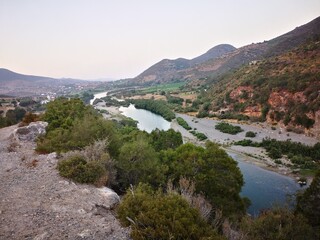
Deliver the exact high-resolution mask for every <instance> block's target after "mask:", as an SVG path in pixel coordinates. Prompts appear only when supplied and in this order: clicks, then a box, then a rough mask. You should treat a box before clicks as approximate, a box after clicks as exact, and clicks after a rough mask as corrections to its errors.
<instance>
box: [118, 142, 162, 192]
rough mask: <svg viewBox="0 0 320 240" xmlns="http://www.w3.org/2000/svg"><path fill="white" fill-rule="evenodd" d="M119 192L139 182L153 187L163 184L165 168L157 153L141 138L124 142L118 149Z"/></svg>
mask: <svg viewBox="0 0 320 240" xmlns="http://www.w3.org/2000/svg"><path fill="white" fill-rule="evenodd" d="M116 166H117V170H118V183H119V187H120V190H122V191H123V190H125V189H126V188H127V187H129V186H130V184H131V185H137V184H138V183H139V182H144V183H149V184H151V185H152V186H154V187H158V186H159V185H160V184H164V180H165V177H164V174H165V172H166V167H165V166H164V165H163V164H161V163H160V161H159V158H158V156H157V153H156V152H155V150H154V149H153V147H152V146H151V145H150V144H149V143H148V140H147V139H146V138H143V137H138V138H137V139H136V140H135V141H132V142H126V143H124V144H123V146H122V147H121V148H120V153H119V157H118V159H117V161H116Z"/></svg>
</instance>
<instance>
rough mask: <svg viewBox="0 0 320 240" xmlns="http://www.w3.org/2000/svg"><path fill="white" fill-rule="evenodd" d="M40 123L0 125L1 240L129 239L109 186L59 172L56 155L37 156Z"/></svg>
mask: <svg viewBox="0 0 320 240" xmlns="http://www.w3.org/2000/svg"><path fill="white" fill-rule="evenodd" d="M44 128H45V124H44V123H36V124H32V126H29V128H28V127H25V128H18V127H17V126H11V127H7V128H3V129H0V181H1V184H0V239H37V240H41V239H129V230H128V229H126V228H123V227H121V226H120V224H119V222H118V220H117V219H116V218H115V216H114V213H113V208H114V206H115V205H116V204H118V202H119V196H118V195H117V194H116V193H115V192H113V191H112V190H111V189H108V188H96V187H94V186H91V185H79V184H75V183H73V182H70V181H68V180H67V179H64V178H62V177H61V176H59V174H58V172H57V170H56V165H57V161H58V160H57V159H56V155H55V154H49V155H38V154H36V153H35V152H34V148H35V143H34V141H33V140H34V139H35V136H36V135H37V134H41V133H43V130H44Z"/></svg>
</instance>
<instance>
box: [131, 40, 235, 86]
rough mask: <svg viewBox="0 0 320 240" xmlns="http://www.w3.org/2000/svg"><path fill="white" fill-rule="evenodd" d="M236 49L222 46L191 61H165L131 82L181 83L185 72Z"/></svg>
mask: <svg viewBox="0 0 320 240" xmlns="http://www.w3.org/2000/svg"><path fill="white" fill-rule="evenodd" d="M235 49H236V48H235V47H233V46H231V45H229V44H221V45H218V46H215V47H213V48H211V49H210V50H209V51H207V52H206V53H204V54H202V55H200V56H198V57H196V58H193V59H191V60H188V59H185V58H178V59H175V60H170V59H163V60H161V61H160V62H158V63H156V64H154V65H153V66H151V67H150V68H148V69H147V70H145V71H144V72H143V73H141V74H140V75H139V76H137V77H136V78H134V79H132V80H131V82H135V83H138V84H141V83H150V82H152V83H164V82H171V81H180V80H181V79H184V78H185V76H184V73H185V72H184V70H185V69H190V68H193V67H195V66H196V65H198V64H201V63H203V62H205V61H207V60H212V59H216V58H219V57H221V56H223V55H224V54H226V53H229V52H232V51H234V50H235Z"/></svg>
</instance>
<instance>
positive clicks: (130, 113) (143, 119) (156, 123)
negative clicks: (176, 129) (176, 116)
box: [119, 104, 171, 133]
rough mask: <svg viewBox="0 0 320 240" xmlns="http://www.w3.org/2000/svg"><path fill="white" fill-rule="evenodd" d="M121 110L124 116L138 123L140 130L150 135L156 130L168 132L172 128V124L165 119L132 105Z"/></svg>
mask: <svg viewBox="0 0 320 240" xmlns="http://www.w3.org/2000/svg"><path fill="white" fill-rule="evenodd" d="M119 110H120V112H121V113H122V114H123V115H124V116H126V117H130V118H132V119H134V120H136V121H138V128H139V129H140V130H144V131H146V132H148V133H151V132H152V130H155V129H156V128H158V129H159V130H165V131H167V130H169V129H170V127H171V123H170V122H168V121H167V120H165V119H164V118H163V117H161V116H159V115H157V114H154V113H152V112H150V111H147V110H144V109H137V108H135V106H134V105H132V104H130V106H129V107H120V108H119Z"/></svg>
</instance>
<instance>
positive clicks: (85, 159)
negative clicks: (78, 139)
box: [58, 140, 116, 186]
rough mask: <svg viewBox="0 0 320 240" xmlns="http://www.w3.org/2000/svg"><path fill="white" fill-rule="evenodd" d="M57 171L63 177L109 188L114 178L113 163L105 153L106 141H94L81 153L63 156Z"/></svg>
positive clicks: (70, 153) (76, 152)
mask: <svg viewBox="0 0 320 240" xmlns="http://www.w3.org/2000/svg"><path fill="white" fill-rule="evenodd" d="M58 170H59V173H60V175H61V176H63V177H67V178H70V179H72V180H74V181H76V182H79V183H92V184H95V185H97V186H103V185H106V184H107V185H109V186H110V185H111V184H113V183H114V181H115V177H116V171H115V167H114V162H113V161H112V159H111V158H110V156H109V154H108V153H107V141H106V140H101V141H96V142H94V143H93V144H91V145H89V146H87V147H85V148H84V149H83V150H81V151H73V152H67V153H65V154H63V159H62V160H61V161H60V162H59V163H58Z"/></svg>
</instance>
